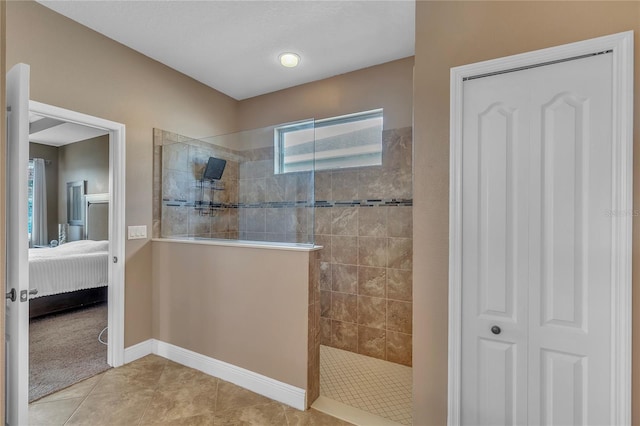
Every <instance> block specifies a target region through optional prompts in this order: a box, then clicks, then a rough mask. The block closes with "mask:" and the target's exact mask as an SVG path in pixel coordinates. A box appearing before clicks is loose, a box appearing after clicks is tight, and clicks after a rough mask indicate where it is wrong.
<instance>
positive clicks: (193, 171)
mask: <svg viewBox="0 0 640 426" xmlns="http://www.w3.org/2000/svg"><path fill="white" fill-rule="evenodd" d="M271 135H272V133H270V134H269V135H268V136H270V137H272V136H271ZM210 156H213V157H217V158H223V159H225V160H227V165H226V168H225V170H224V173H223V175H222V179H221V182H222V186H221V189H220V190H213V191H212V190H211V189H210V184H209V183H207V182H205V183H204V185H205V188H204V191H203V193H202V194H200V191H201V189H200V188H199V186H198V185H199V182H198V178H199V177H200V176H202V172H203V170H204V167H205V166H206V164H207V160H208V158H209V157H210ZM312 178H313V174H312V173H311V172H302V173H288V174H280V175H277V174H274V166H273V148H258V149H251V150H244V151H236V150H231V149H228V148H224V147H221V146H219V145H215V144H212V143H209V142H204V141H200V140H195V139H190V138H186V137H184V136H181V135H177V134H175V133H171V132H166V131H163V130H157V129H156V130H155V133H154V216H153V217H154V234H153V235H154V237H163V238H168V237H177V238H179V237H199V238H222V239H241V240H249V241H273V242H293V243H312V242H313V211H314V210H313V208H312V207H310V206H312V205H313V182H312ZM199 200H201V201H203V202H204V203H205V204H207V203H209V202H210V201H212V202H213V203H214V204H215V206H216V207H215V209H213V210H210V209H206V208H205V209H203V210H197V209H196V205H195V204H194V202H195V201H199Z"/></svg>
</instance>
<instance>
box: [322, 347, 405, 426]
mask: <svg viewBox="0 0 640 426" xmlns="http://www.w3.org/2000/svg"><path fill="white" fill-rule="evenodd" d="M411 374H412V369H411V367H406V366H404V365H399V364H395V363H392V362H388V361H383V360H380V359H376V358H371V357H368V356H364V355H359V354H355V353H353V352H347V351H343V350H341V349H336V348H331V347H328V346H320V395H321V396H323V397H326V398H329V399H331V400H334V401H338V402H339V403H342V404H345V405H348V406H351V407H355V408H357V409H360V410H363V411H366V412H368V413H371V414H374V415H376V416H379V417H384V418H385V419H389V420H392V421H393V422H396V423H400V424H403V425H410V424H411V408H412V396H411V390H412V376H411ZM390 423H391V422H390Z"/></svg>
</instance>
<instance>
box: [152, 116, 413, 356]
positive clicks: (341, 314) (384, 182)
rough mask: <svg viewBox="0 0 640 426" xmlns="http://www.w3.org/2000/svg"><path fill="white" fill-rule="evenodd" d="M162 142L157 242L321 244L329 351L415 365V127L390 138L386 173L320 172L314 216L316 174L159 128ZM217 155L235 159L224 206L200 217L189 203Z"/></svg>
mask: <svg viewBox="0 0 640 426" xmlns="http://www.w3.org/2000/svg"><path fill="white" fill-rule="evenodd" d="M155 136H156V137H155V140H157V143H156V144H155V147H154V149H155V152H154V154H155V155H154V161H155V163H154V237H159V236H161V235H162V236H199V237H211V238H231V239H235V238H238V237H240V238H241V239H246V240H254V241H282V242H308V241H312V240H311V238H314V239H315V243H316V244H318V245H322V246H324V249H323V250H321V251H320V252H319V254H318V257H319V259H318V262H319V266H320V288H321V293H320V308H321V309H320V310H321V318H320V339H321V342H322V344H325V345H328V346H333V347H337V348H340V349H345V350H349V351H352V352H357V353H361V354H364V355H368V356H372V357H376V358H380V359H385V360H388V361H392V362H397V363H400V364H405V365H411V362H412V360H411V334H412V292H411V288H412V281H411V280H412V231H413V226H412V207H411V204H412V132H411V128H403V129H394V130H387V131H384V132H383V155H382V163H383V164H382V166H375V167H362V168H351V169H344V170H336V171H321V172H317V173H316V174H315V182H314V186H315V205H316V207H315V208H310V207H307V206H308V205H309V204H311V203H310V200H309V194H311V193H312V192H311V188H310V187H311V186H312V184H311V182H310V179H311V175H310V174H309V173H290V174H285V175H274V174H273V150H272V149H256V150H251V151H242V152H237V151H232V150H228V149H226V148H221V147H217V146H215V145H210V144H207V143H204V142H200V141H194V140H192V139H189V138H185V137H182V136H180V135H176V134H173V133H169V132H164V131H159V130H156V134H155ZM201 144H202V145H201ZM168 146H169V147H168ZM185 146H186V149H185ZM163 147H164V148H163ZM163 151H164V157H163V155H162V153H163ZM210 155H213V156H216V157H221V158H225V159H227V160H228V164H227V167H228V169H227V170H225V172H224V175H223V181H224V182H225V190H224V191H220V192H216V200H215V201H217V202H218V201H224V203H226V204H225V207H224V208H223V209H221V210H220V211H217V212H216V213H215V214H214V215H211V216H201V215H200V214H199V213H198V212H197V211H196V210H195V209H194V207H193V204H190V202H191V203H192V202H193V200H194V199H195V193H194V192H193V191H196V190H197V188H194V183H195V181H196V177H197V176H200V175H201V174H202V168H203V167H204V165H205V164H206V160H207V158H208V157H209V156H210ZM161 165H162V167H160V166H161ZM162 168H166V169H167V171H165V173H164V174H163V175H161V174H160V170H161V169H162ZM160 188H162V191H160ZM163 193H164V194H165V195H164V200H163V199H162V198H163V196H162V194H163ZM168 195H170V196H168ZM205 201H208V199H207V198H206V197H205ZM239 206H241V208H238V207H239ZM314 212H315V220H314V217H313V215H314ZM314 224H315V226H314ZM314 232H315V235H313V234H314Z"/></svg>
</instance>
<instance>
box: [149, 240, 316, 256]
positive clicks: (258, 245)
mask: <svg viewBox="0 0 640 426" xmlns="http://www.w3.org/2000/svg"><path fill="white" fill-rule="evenodd" d="M151 241H153V242H159V243H178V244H200V245H208V246H224V247H245V248H255V249H263V250H285V251H302V252H311V251H317V250H320V249H322V248H323V247H322V246H318V245H311V244H298V243H276V242H266V241H265V242H262V241H240V240H221V239H220V240H216V239H209V238H196V237H185V238H152V239H151Z"/></svg>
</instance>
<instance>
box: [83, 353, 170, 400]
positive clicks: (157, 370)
mask: <svg viewBox="0 0 640 426" xmlns="http://www.w3.org/2000/svg"><path fill="white" fill-rule="evenodd" d="M166 364H167V360H166V359H164V358H160V357H158V356H154V355H150V356H146V357H144V358H141V359H139V360H137V361H134V362H132V363H130V364H126V365H123V366H122V367H118V368H113V369H111V370H109V371H107V372H106V373H104V375H103V377H102V379H101V380H100V381H99V382H98V384H97V385H96V386H95V387H94V388H93V390H92V391H91V395H94V394H104V393H120V392H122V391H125V390H126V391H136V390H153V389H155V387H156V386H157V385H158V381H159V380H160V376H161V374H162V371H163V370H164V367H165V365H166Z"/></svg>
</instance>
